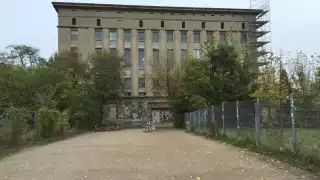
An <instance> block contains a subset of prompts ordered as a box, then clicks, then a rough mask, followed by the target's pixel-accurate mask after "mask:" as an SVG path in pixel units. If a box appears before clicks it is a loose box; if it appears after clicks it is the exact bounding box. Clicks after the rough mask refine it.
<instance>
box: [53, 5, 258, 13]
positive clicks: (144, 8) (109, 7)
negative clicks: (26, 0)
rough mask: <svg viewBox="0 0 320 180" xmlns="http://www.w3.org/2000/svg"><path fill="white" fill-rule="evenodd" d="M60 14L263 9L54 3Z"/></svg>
mask: <svg viewBox="0 0 320 180" xmlns="http://www.w3.org/2000/svg"><path fill="white" fill-rule="evenodd" d="M52 5H53V7H54V8H55V10H56V11H57V12H58V9H59V8H64V9H76V8H79V9H95V10H114V11H140V12H141V11H145V12H170V13H174V12H175V13H197V14H201V13H211V14H212V13H221V14H222V13H223V14H252V15H259V14H260V13H263V10H262V9H236V8H204V7H173V6H144V5H121V4H95V3H69V2H52Z"/></svg>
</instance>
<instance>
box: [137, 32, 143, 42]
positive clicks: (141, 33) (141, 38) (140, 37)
mask: <svg viewBox="0 0 320 180" xmlns="http://www.w3.org/2000/svg"><path fill="white" fill-rule="evenodd" d="M138 41H144V32H143V31H139V32H138Z"/></svg>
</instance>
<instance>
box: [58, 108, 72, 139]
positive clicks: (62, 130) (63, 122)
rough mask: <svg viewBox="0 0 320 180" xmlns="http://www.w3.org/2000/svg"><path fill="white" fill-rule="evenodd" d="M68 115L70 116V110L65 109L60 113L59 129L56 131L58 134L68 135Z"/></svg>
mask: <svg viewBox="0 0 320 180" xmlns="http://www.w3.org/2000/svg"><path fill="white" fill-rule="evenodd" d="M68 117H69V112H68V111H64V112H62V113H59V118H58V124H57V131H56V133H57V135H58V136H65V135H66V133H67V131H68V128H69V123H68Z"/></svg>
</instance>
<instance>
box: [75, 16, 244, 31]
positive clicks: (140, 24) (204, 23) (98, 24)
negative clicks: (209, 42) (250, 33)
mask: <svg viewBox="0 0 320 180" xmlns="http://www.w3.org/2000/svg"><path fill="white" fill-rule="evenodd" d="M72 25H77V19H76V18H72ZM97 26H101V19H97ZM160 27H161V28H164V21H160ZM241 27H242V29H246V23H242V24H241ZM139 28H143V20H139ZM181 28H186V22H185V21H182V22H181ZM201 28H203V29H204V28H206V22H205V21H202V22H201ZM220 28H221V29H224V22H221V23H220Z"/></svg>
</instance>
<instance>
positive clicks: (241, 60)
mask: <svg viewBox="0 0 320 180" xmlns="http://www.w3.org/2000/svg"><path fill="white" fill-rule="evenodd" d="M204 51H205V55H206V58H207V59H208V61H209V70H210V79H211V83H212V84H213V89H212V91H211V94H212V98H211V99H212V103H213V104H220V103H221V102H222V101H235V100H244V99H248V98H249V94H250V92H251V89H250V87H252V85H253V84H252V82H253V79H254V77H255V76H256V73H257V67H258V65H257V61H256V60H255V59H250V58H249V57H246V56H244V57H241V56H240V55H239V53H238V52H237V49H236V47H235V46H234V45H233V44H230V43H228V42H218V43H217V42H214V41H211V42H209V43H207V44H206V46H205V47H204Z"/></svg>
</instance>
